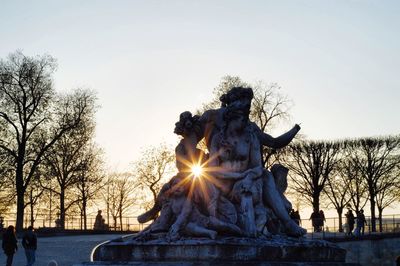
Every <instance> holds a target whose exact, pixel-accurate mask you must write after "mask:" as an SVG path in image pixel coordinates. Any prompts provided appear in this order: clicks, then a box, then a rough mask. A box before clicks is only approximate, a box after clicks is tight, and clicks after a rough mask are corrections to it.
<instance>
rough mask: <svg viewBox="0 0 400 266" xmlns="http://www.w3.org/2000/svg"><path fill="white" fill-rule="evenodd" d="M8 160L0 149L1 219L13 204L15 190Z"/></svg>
mask: <svg viewBox="0 0 400 266" xmlns="http://www.w3.org/2000/svg"><path fill="white" fill-rule="evenodd" d="M0 126H1V125H0ZM9 159H10V158H9V157H8V156H7V155H6V154H5V152H4V151H2V150H1V149H0V217H3V216H4V214H5V213H6V212H7V211H8V210H9V209H10V207H11V206H13V205H14V204H15V202H14V200H15V189H14V188H13V183H12V182H11V178H10V176H12V162H10V160H9Z"/></svg>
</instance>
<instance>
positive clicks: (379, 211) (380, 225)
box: [378, 207, 383, 233]
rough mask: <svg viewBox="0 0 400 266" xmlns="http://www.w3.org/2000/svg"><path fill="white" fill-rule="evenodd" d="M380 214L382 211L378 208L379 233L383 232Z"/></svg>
mask: <svg viewBox="0 0 400 266" xmlns="http://www.w3.org/2000/svg"><path fill="white" fill-rule="evenodd" d="M382 214H383V209H382V208H379V207H378V220H379V232H381V233H382V231H383V224H382Z"/></svg>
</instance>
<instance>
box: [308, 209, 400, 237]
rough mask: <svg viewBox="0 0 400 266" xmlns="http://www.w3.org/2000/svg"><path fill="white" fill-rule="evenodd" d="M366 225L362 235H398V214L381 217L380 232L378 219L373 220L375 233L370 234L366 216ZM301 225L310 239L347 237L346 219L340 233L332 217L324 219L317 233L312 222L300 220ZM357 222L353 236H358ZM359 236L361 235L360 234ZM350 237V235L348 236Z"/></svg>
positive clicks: (368, 220)
mask: <svg viewBox="0 0 400 266" xmlns="http://www.w3.org/2000/svg"><path fill="white" fill-rule="evenodd" d="M365 218H366V222H367V224H366V225H365V227H364V235H371V234H382V233H399V232H400V214H393V215H384V216H382V231H380V223H379V219H378V217H376V218H375V224H376V232H372V225H371V217H369V216H366V217H365ZM301 225H302V227H303V228H305V229H307V233H308V235H309V237H312V238H340V237H346V236H348V235H349V226H348V224H347V223H346V218H345V217H343V218H342V231H341V232H340V230H339V218H338V217H332V218H326V220H325V221H324V225H323V227H322V228H321V230H320V231H319V232H315V231H316V230H315V229H314V227H313V226H312V221H311V220H308V219H302V220H301ZM356 227H357V222H356V223H355V225H354V230H353V232H352V235H353V236H356V235H358V234H357V233H356ZM360 235H362V234H361V233H360ZM350 236H351V235H350Z"/></svg>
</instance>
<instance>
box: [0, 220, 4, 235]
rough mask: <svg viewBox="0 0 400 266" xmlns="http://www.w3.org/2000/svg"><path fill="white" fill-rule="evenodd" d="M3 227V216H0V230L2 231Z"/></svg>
mask: <svg viewBox="0 0 400 266" xmlns="http://www.w3.org/2000/svg"><path fill="white" fill-rule="evenodd" d="M3 229H4V218H3V217H0V232H3Z"/></svg>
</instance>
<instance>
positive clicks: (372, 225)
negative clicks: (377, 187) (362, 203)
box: [369, 191, 376, 232]
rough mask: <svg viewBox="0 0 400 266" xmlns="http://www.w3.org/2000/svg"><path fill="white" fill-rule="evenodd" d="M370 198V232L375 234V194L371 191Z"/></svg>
mask: <svg viewBox="0 0 400 266" xmlns="http://www.w3.org/2000/svg"><path fill="white" fill-rule="evenodd" d="M369 193H370V194H369V197H370V200H369V202H370V205H371V231H372V232H376V221H375V193H374V192H372V193H371V191H370V192H369Z"/></svg>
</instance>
